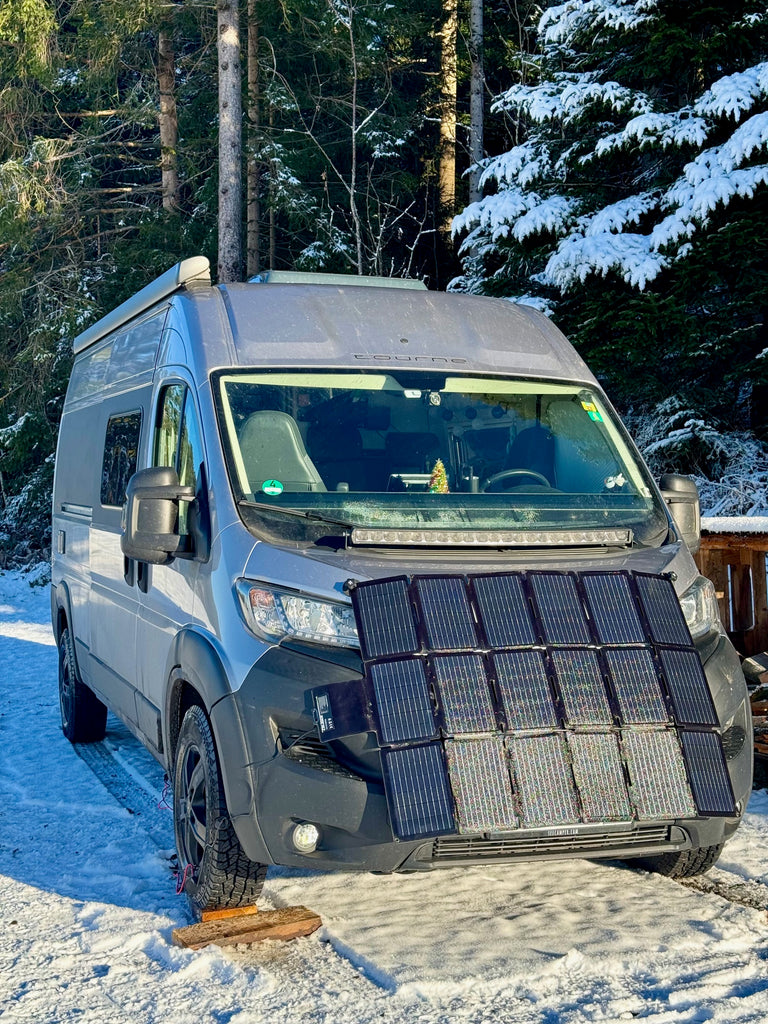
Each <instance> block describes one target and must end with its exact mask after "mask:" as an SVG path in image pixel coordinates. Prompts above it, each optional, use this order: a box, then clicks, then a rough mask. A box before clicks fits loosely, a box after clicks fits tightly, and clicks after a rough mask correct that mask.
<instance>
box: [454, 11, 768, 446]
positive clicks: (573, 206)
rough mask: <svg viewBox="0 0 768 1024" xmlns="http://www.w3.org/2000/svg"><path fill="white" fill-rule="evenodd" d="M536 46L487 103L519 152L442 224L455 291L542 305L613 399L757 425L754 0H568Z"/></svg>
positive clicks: (504, 156)
mask: <svg viewBox="0 0 768 1024" xmlns="http://www.w3.org/2000/svg"><path fill="white" fill-rule="evenodd" d="M539 40H540V52H539V54H538V55H537V56H535V57H534V58H533V66H530V65H529V66H527V67H526V68H525V75H526V76H527V78H526V80H525V81H524V82H523V83H521V84H516V85H512V86H511V88H509V89H508V90H507V91H506V92H504V93H503V94H501V95H500V96H498V97H497V99H496V101H495V104H494V108H495V110H496V111H503V112H505V113H506V114H507V116H508V118H509V119H510V122H511V123H512V124H514V125H515V126H516V129H517V130H518V131H519V132H520V135H519V136H518V142H517V144H516V145H514V146H512V148H510V149H508V150H507V151H506V152H503V153H501V154H500V155H498V156H496V157H493V158H490V159H488V160H487V161H485V164H484V167H483V176H482V180H483V184H484V187H485V189H486V192H487V194H486V195H485V196H484V197H483V198H482V199H481V200H480V201H478V202H476V203H474V204H471V205H470V206H468V207H467V208H466V209H465V210H464V211H463V212H462V214H461V215H460V216H459V217H458V218H457V219H456V221H455V223H454V230H455V231H456V232H457V234H459V235H460V236H463V252H464V255H465V258H464V275H463V277H462V278H461V279H459V281H457V283H456V284H457V286H458V287H463V288H465V289H467V290H471V291H482V292H488V293H492V294H500V295H507V296H515V297H521V296H526V301H532V302H534V303H537V304H539V305H540V306H542V307H545V308H546V307H548V308H549V309H550V311H552V312H554V314H555V316H556V317H557V319H558V320H559V322H560V323H561V325H562V326H563V327H564V328H565V330H566V331H567V333H569V334H570V335H571V336H572V337H573V338H574V339H575V340H576V341H577V342H579V343H581V344H582V346H583V348H584V350H585V352H586V354H587V356H588V358H589V359H590V361H591V363H592V364H593V366H595V367H596V368H597V369H598V371H600V370H602V371H603V372H604V373H605V374H606V375H607V376H609V378H610V379H611V382H612V385H613V387H614V390H615V393H618V397H619V398H620V399H621V398H623V399H624V400H625V401H626V402H628V401H629V400H630V399H633V400H634V401H635V402H637V401H638V398H640V399H641V400H642V399H644V400H645V401H646V402H649V401H650V402H653V401H656V400H660V399H661V398H663V397H665V396H666V395H667V394H668V393H669V389H670V387H671V386H675V387H687V388H689V390H690V391H691V392H692V393H693V397H692V400H693V401H694V403H697V404H698V405H700V406H702V407H704V408H706V409H707V410H708V413H711V414H712V415H713V416H714V417H715V419H717V418H718V417H720V418H721V419H725V420H727V419H728V418H729V417H732V416H733V414H734V410H735V409H737V408H738V409H739V411H740V415H741V414H742V413H743V415H742V416H741V420H740V422H739V424H738V425H739V426H745V425H747V426H748V425H750V423H751V425H754V426H758V427H759V426H761V425H763V426H764V425H768V411H766V410H768V404H767V403H762V404H761V405H760V408H758V404H757V403H755V402H752V406H751V409H750V408H748V407H749V404H750V403H749V398H748V396H749V393H750V387H752V386H753V385H754V386H758V387H759V386H762V385H764V384H765V383H766V381H768V376H767V375H766V367H765V362H766V359H765V357H764V356H763V354H762V353H763V351H764V350H766V348H767V346H768V335H767V334H766V326H765V308H766V297H767V296H768V269H766V268H767V267H768V219H767V218H766V213H768V189H767V188H766V183H768V13H767V12H766V8H765V4H764V2H763V0H729V2H725V0H719V2H709V3H704V2H701V0H691V2H687V3H684V4H683V3H679V2H678V0H569V2H567V3H564V4H557V5H555V6H550V7H548V8H547V9H546V10H545V11H544V14H543V15H542V17H541V19H540V22H539ZM522 77H523V76H522V75H521V78H522ZM745 380H746V381H747V383H748V385H749V386H748V387H747V388H746V390H745V387H744V382H745ZM745 395H746V396H747V401H746V402H745V401H744V397H745ZM739 399H740V400H739ZM763 405H764V406H765V409H763ZM734 425H735V424H734Z"/></svg>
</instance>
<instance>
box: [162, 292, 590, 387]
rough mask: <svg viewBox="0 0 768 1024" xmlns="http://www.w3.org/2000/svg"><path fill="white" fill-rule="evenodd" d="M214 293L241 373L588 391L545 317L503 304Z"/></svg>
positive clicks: (436, 295)
mask: <svg viewBox="0 0 768 1024" xmlns="http://www.w3.org/2000/svg"><path fill="white" fill-rule="evenodd" d="M212 291H214V292H216V293H218V294H219V295H220V296H221V299H222V300H223V304H224V307H225V309H226V316H227V320H228V323H229V328H230V331H231V334H232V343H233V350H234V351H233V352H230V357H232V356H234V359H233V361H234V362H235V363H236V364H237V365H239V366H283V367H290V366H305V367H321V366H326V367H327V366H340V365H343V366H350V367H351V366H354V367H359V368H361V369H363V368H367V369H371V368H377V369H382V368H386V367H387V366H390V367H391V366H399V367H400V368H401V369H406V368H409V367H411V368H413V369H450V370H456V371H461V370H466V371H473V372H484V373H513V374H520V375H525V376H533V377H544V378H550V379H557V380H579V381H583V382H585V383H594V377H593V375H592V374H591V373H590V371H589V369H588V368H587V366H586V364H585V363H584V361H583V360H582V359H581V358H580V357H579V355H578V354H577V352H576V351H575V349H574V348H573V346H572V345H571V344H570V342H568V341H567V339H566V338H565V336H564V335H563V334H562V332H561V331H560V330H558V328H557V327H555V325H554V324H553V323H552V322H551V321H550V320H549V319H548V318H547V317H546V316H544V315H543V314H541V313H539V312H538V311H537V310H535V309H533V308H532V307H530V306H524V305H519V304H516V303H514V302H510V301H508V300H507V299H494V298H488V297H483V296H475V295H464V294H459V293H451V292H435V291H426V290H411V289H407V290H405V289H404V290H402V291H399V292H398V293H397V295H394V294H393V292H392V290H391V289H389V288H377V287H369V288H360V287H357V286H333V287H329V286H327V285H303V284H273V285H270V286H269V287H267V288H264V287H262V286H261V285H256V286H254V285H248V284H229V285H219V286H218V287H217V288H215V289H212ZM186 301H189V302H193V303H194V304H195V305H196V306H197V307H198V310H197V315H198V316H201V314H202V306H201V304H202V303H204V301H205V295H204V292H201V291H195V292H193V293H191V294H190V296H189V299H188V300H185V301H184V302H183V303H181V304H186ZM210 314H211V315H212V314H213V310H210ZM219 315H220V314H219ZM201 322H202V318H201ZM212 326H213V325H212V324H211V327H212ZM206 333H207V332H206ZM211 355H212V356H213V353H211ZM214 358H215V357H214ZM214 368H215V367H214V366H213V365H210V366H209V367H208V369H209V370H210V369H214Z"/></svg>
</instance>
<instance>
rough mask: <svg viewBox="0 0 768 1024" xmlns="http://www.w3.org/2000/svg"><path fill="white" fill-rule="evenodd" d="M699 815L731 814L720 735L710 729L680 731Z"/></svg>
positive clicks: (731, 796) (731, 801) (731, 807)
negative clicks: (704, 730)
mask: <svg viewBox="0 0 768 1024" xmlns="http://www.w3.org/2000/svg"><path fill="white" fill-rule="evenodd" d="M680 739H681V740H682V741H683V753H684V755H685V761H686V764H687V765H688V774H689V776H690V779H691V788H692V789H693V795H694V796H695V798H696V806H697V807H698V809H699V814H712V815H733V814H735V813H736V807H735V804H734V799H733V789H732V788H731V780H730V777H729V775H728V769H727V768H726V765H725V757H724V756H723V745H722V742H721V740H720V737H719V736H718V735H717V734H716V733H713V732H694V731H688V730H687V729H686V730H684V731H683V732H681V733H680Z"/></svg>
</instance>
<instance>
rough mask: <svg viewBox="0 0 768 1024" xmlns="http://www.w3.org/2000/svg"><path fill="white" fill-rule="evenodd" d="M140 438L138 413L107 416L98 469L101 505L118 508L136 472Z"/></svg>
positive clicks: (139, 416) (139, 413)
mask: <svg viewBox="0 0 768 1024" xmlns="http://www.w3.org/2000/svg"><path fill="white" fill-rule="evenodd" d="M140 435H141V412H140V411H138V410H137V411H136V412H128V413H121V414H120V415H118V416H110V417H109V421H108V422H107V435H106V438H105V441H104V460H103V462H102V466H101V504H102V505H116V506H118V507H120V506H121V505H122V504H123V502H124V501H125V489H126V487H127V486H128V481H129V480H130V478H131V477H132V476H133V474H134V473H135V472H136V458H137V454H138V450H139V437H140Z"/></svg>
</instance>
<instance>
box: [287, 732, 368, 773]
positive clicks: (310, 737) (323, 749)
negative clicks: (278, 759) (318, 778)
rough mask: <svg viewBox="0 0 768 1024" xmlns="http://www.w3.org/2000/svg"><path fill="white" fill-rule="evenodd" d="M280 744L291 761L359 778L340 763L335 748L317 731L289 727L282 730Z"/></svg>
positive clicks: (315, 769) (319, 770) (315, 768)
mask: <svg viewBox="0 0 768 1024" xmlns="http://www.w3.org/2000/svg"><path fill="white" fill-rule="evenodd" d="M280 746H281V747H282V751H283V756H284V757H287V758H289V760H291V761H297V762H298V763H299V764H303V765H306V767H307V768H312V769H313V770H314V771H318V772H327V773H328V774H329V775H341V776H343V777H344V778H347V779H348V778H354V779H356V778H358V777H359V776H358V775H356V773H355V772H353V771H350V769H349V768H347V767H345V766H344V765H343V764H339V762H338V761H337V759H336V755H335V752H334V750H333V748H332V747H331V746H330V744H328V743H324V742H323V741H322V740H321V739H320V737H319V736H318V735H317V733H314V732H309V733H299V732H294V731H291V730H288V729H281V730H280Z"/></svg>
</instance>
